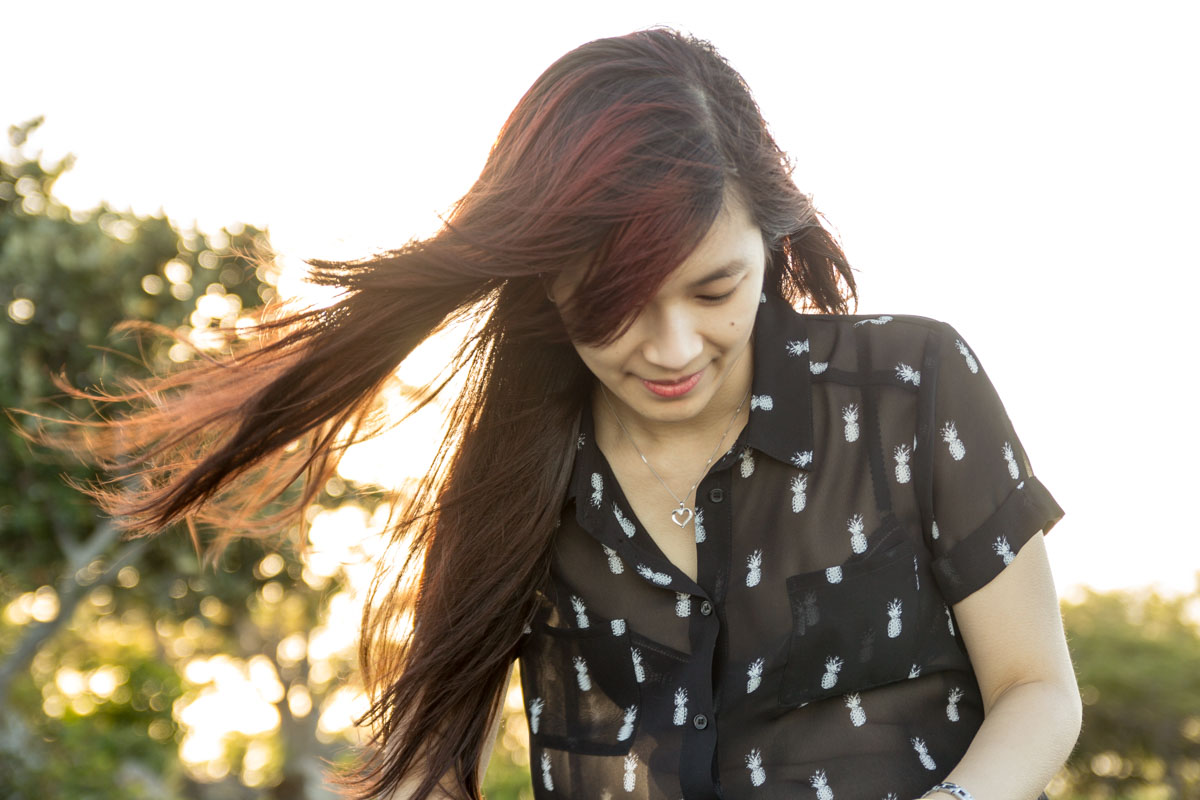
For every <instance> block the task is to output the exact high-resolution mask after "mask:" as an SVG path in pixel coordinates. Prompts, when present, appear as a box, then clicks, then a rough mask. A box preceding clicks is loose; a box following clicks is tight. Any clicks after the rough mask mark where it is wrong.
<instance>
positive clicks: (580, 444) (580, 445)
mask: <svg viewBox="0 0 1200 800" xmlns="http://www.w3.org/2000/svg"><path fill="white" fill-rule="evenodd" d="M586 442H587V437H586V436H584V435H583V434H582V433H581V434H579V438H578V439H576V440H575V449H576V450H582V449H583V445H584V444H585V443H586Z"/></svg>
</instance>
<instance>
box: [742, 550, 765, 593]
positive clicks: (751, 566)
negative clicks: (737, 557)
mask: <svg viewBox="0 0 1200 800" xmlns="http://www.w3.org/2000/svg"><path fill="white" fill-rule="evenodd" d="M746 568H747V570H748V572H747V573H746V585H747V586H758V582H759V581H761V580H762V550H755V551H754V552H753V553H751V554H750V555H749V556H748V557H747V558H746Z"/></svg>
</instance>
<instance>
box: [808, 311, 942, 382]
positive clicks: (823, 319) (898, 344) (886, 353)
mask: <svg viewBox="0 0 1200 800" xmlns="http://www.w3.org/2000/svg"><path fill="white" fill-rule="evenodd" d="M797 317H798V318H799V319H800V320H801V321H802V324H803V326H804V328H805V331H806V333H807V338H808V340H809V347H810V358H811V359H812V360H813V361H817V362H829V363H830V364H839V363H841V364H846V365H849V364H857V363H858V355H859V354H860V353H861V352H863V351H864V350H865V351H866V352H867V353H869V354H870V358H871V361H872V362H874V363H873V367H874V368H875V369H881V368H884V367H887V368H891V367H893V366H895V367H897V368H898V369H904V365H908V366H909V367H911V368H912V369H914V370H916V369H920V367H919V365H920V364H921V363H922V362H923V361H924V360H925V358H926V356H927V355H928V354H931V353H938V354H939V355H941V351H943V350H945V349H947V348H953V347H955V343H956V342H961V336H959V334H958V332H957V330H956V329H955V328H954V326H952V325H951V324H950V323H949V322H946V321H944V320H940V319H934V318H932V317H925V316H920V315H918V314H808V313H799V312H798V313H797Z"/></svg>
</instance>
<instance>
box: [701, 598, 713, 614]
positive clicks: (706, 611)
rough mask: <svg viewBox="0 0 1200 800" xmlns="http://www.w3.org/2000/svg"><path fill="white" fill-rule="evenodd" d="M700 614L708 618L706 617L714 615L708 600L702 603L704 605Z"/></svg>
mask: <svg viewBox="0 0 1200 800" xmlns="http://www.w3.org/2000/svg"><path fill="white" fill-rule="evenodd" d="M700 613H701V614H703V615H704V616H706V617H707V616H708V615H709V614H711V613H712V603H710V602H708V601H707V600H705V601H704V602H702V603H701V604H700Z"/></svg>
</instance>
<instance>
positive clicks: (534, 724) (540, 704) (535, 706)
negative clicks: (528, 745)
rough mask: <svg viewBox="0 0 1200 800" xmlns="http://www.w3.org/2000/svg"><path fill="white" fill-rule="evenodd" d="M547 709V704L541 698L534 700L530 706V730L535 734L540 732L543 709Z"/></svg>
mask: <svg viewBox="0 0 1200 800" xmlns="http://www.w3.org/2000/svg"><path fill="white" fill-rule="evenodd" d="M545 707H546V703H545V702H544V701H543V700H542V698H540V697H535V698H533V702H532V703H530V704H529V730H531V731H533V732H534V733H537V732H538V724H539V723H540V722H541V721H542V709H543V708H545Z"/></svg>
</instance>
